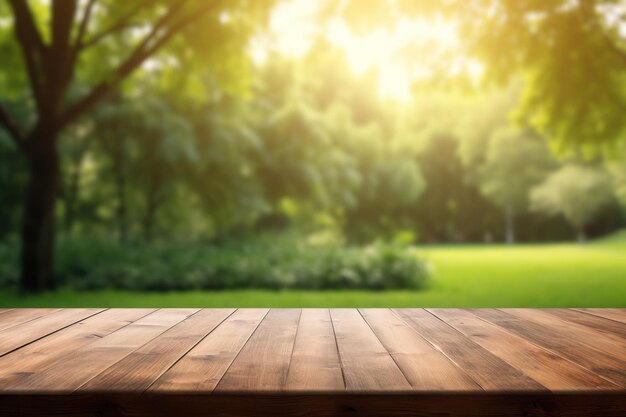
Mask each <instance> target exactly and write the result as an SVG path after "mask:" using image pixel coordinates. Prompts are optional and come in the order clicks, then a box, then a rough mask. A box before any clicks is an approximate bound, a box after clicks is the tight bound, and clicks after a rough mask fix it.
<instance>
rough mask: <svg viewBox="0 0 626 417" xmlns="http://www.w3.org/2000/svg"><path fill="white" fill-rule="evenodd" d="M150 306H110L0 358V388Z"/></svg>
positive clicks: (138, 317)
mask: <svg viewBox="0 0 626 417" xmlns="http://www.w3.org/2000/svg"><path fill="white" fill-rule="evenodd" d="M153 311H154V309H130V308H129V309H111V310H106V311H103V312H102V313H100V314H96V315H95V316H91V317H89V318H87V319H85V320H83V321H81V322H79V323H77V324H75V325H73V326H70V327H66V328H65V329H62V330H60V331H58V332H56V333H54V334H51V335H49V336H47V337H44V338H43V339H40V340H38V341H36V342H34V343H31V344H29V345H27V346H24V347H23V348H21V349H18V350H16V351H14V352H12V353H9V354H8V355H5V356H3V357H1V358H0V389H1V388H4V387H7V386H10V385H14V384H17V383H18V382H19V381H21V380H23V379H25V378H26V377H28V376H29V375H31V374H33V373H34V372H36V371H39V370H41V369H44V368H45V367H46V366H48V365H50V364H51V363H52V362H54V361H56V360H58V359H59V358H61V357H63V356H64V355H66V354H67V353H69V352H74V351H76V350H78V349H80V348H81V347H82V346H85V345H87V344H89V343H93V342H94V341H97V340H99V339H100V338H102V337H104V336H106V335H108V334H110V333H112V332H114V331H116V330H118V329H120V328H122V327H124V326H127V325H128V324H130V323H132V322H133V321H135V320H138V319H140V318H141V317H144V316H145V315H147V314H150V313H151V312H153Z"/></svg>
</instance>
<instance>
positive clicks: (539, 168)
mask: <svg viewBox="0 0 626 417" xmlns="http://www.w3.org/2000/svg"><path fill="white" fill-rule="evenodd" d="M553 166H554V161H553V160H552V157H551V155H550V150H549V149H548V147H547V146H546V144H545V143H544V142H542V141H541V138H539V137H537V136H536V135H534V134H533V132H530V131H528V130H518V129H515V128H511V127H507V128H501V129H499V130H496V131H495V132H494V133H493V134H492V135H491V137H490V138H489V144H488V148H487V155H486V158H485V161H484V164H483V165H482V166H481V167H480V172H479V183H480V189H481V192H482V193H483V194H484V195H485V197H487V198H488V199H490V200H491V201H493V203H495V204H496V205H497V206H498V207H500V208H501V209H502V210H503V211H504V219H505V222H504V223H505V240H506V242H507V243H509V244H511V243H513V242H515V216H516V215H517V214H519V213H521V212H522V211H525V210H526V209H527V206H528V195H529V193H530V189H531V188H532V187H533V186H535V185H537V184H538V183H540V182H541V181H542V180H543V179H544V178H545V177H546V175H547V173H548V172H549V170H550V169H551V168H552V167H553Z"/></svg>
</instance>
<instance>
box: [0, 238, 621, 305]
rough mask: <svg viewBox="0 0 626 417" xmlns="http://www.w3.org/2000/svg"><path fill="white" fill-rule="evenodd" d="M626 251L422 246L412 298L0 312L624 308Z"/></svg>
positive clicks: (295, 295)
mask: <svg viewBox="0 0 626 417" xmlns="http://www.w3.org/2000/svg"><path fill="white" fill-rule="evenodd" d="M625 247H626V234H625V233H621V234H616V235H614V236H611V237H610V238H608V239H606V240H605V239H602V240H600V241H598V242H596V241H594V242H590V243H589V244H588V245H585V246H581V245H573V244H551V245H550V244H548V245H546V244H540V245H537V244H534V245H528V244H527V245H518V246H502V245H446V246H424V247H420V248H419V249H418V253H419V254H420V256H421V257H422V258H424V259H428V262H429V264H430V265H432V270H433V273H432V274H433V278H432V279H431V280H430V281H429V284H428V287H427V288H424V289H423V290H419V291H414V290H387V291H376V292H373V291H368V290H338V291H330V290H326V291H313V290H281V291H274V290H223V291H214V292H212V291H186V292H141V293H140V292H136V291H121V290H98V291H77V290H72V289H61V290H59V291H54V292H47V293H44V294H39V295H34V296H33V295H28V296H26V295H22V294H19V293H18V292H17V291H16V290H12V289H0V307H2V308H15V307H151V308H154V307H163V308H165V307H187V308H189V307H198V308H200V307H213V308H218V307H228V308H232V307H242V308H243V307H262V308H268V307H275V308H278V307H290V308H307V307H308V308H310V307H314V308H320V307H324V308H327V307H335V308H347V307H352V308H363V307H380V308H390V307H396V308H397V307H413V308H415V307H449V308H451V307H453V308H461V307H467V308H478V307H494V308H501V307H505V306H506V307H525V308H541V307H543V308H547V307H603V308H606V307H620V308H624V307H626V280H625V279H624V275H625V274H626V257H625V256H624V249H625ZM0 248H1V246H0ZM564 260H566V262H565V261H564ZM1 267H2V263H0V268H1ZM590 277H592V278H590Z"/></svg>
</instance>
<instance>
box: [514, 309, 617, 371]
mask: <svg viewBox="0 0 626 417" xmlns="http://www.w3.org/2000/svg"><path fill="white" fill-rule="evenodd" d="M505 311H506V312H507V313H508V314H511V315H513V316H516V317H519V318H521V319H523V320H525V321H528V322H534V323H537V324H540V325H543V326H547V327H549V328H550V329H551V330H557V331H560V332H562V333H569V334H570V335H575V337H576V339H578V340H579V341H580V342H582V343H584V344H587V345H588V346H590V347H593V348H595V349H599V350H602V351H604V352H624V354H623V355H622V357H623V358H624V360H626V339H624V338H623V337H620V336H618V335H615V334H612V333H606V332H605V333H603V332H601V331H598V330H596V329H592V328H589V327H587V326H583V325H580V324H578V323H574V322H571V321H567V320H564V319H562V318H559V317H557V316H555V315H552V314H549V313H547V312H545V311H543V310H539V309H529V308H509V309H506V310H505ZM572 337H573V336H572Z"/></svg>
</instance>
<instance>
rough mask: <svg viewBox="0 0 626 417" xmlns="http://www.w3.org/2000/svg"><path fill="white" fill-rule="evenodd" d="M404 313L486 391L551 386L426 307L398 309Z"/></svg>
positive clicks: (411, 323) (415, 328) (408, 319)
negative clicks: (542, 383) (428, 310)
mask: <svg viewBox="0 0 626 417" xmlns="http://www.w3.org/2000/svg"><path fill="white" fill-rule="evenodd" d="M394 311H396V312H397V313H398V315H399V316H400V317H402V318H403V319H405V321H406V322H407V323H408V324H409V325H410V326H411V327H413V329H414V330H415V331H417V332H418V333H419V334H421V335H422V336H424V338H425V339H426V340H428V341H429V342H430V343H431V344H432V345H433V346H435V347H436V348H437V349H439V350H440V351H441V352H443V353H444V354H445V355H446V356H447V357H448V358H450V360H452V361H453V362H454V363H456V364H457V365H459V366H460V367H461V368H463V369H464V370H465V371H466V372H467V373H468V374H469V375H471V377H472V378H473V379H474V381H476V382H477V383H478V384H479V385H480V386H481V387H482V388H483V389H484V390H486V391H496V392H500V391H502V390H503V387H507V388H506V389H505V391H506V390H517V391H541V390H547V388H545V387H543V386H542V385H541V384H539V383H538V382H537V381H535V380H533V379H531V378H530V377H529V376H528V375H526V374H525V373H524V372H523V371H521V370H519V369H517V368H514V367H512V366H511V365H509V364H508V363H506V362H505V361H503V360H502V359H500V358H499V357H497V356H496V355H494V354H492V353H491V352H489V351H487V350H486V349H484V348H482V347H481V346H480V345H478V344H477V343H476V342H473V341H472V340H470V339H468V338H467V337H465V336H464V335H463V334H462V333H461V332H459V331H458V330H455V329H454V328H452V327H451V326H449V325H448V324H446V323H445V322H443V321H442V320H440V319H438V318H437V317H435V316H433V315H432V314H430V313H429V312H427V311H424V310H422V309H396V310H394Z"/></svg>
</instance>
